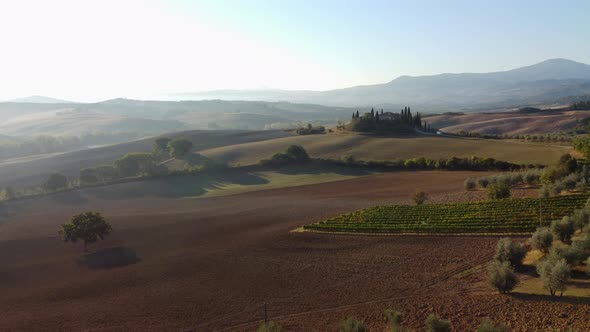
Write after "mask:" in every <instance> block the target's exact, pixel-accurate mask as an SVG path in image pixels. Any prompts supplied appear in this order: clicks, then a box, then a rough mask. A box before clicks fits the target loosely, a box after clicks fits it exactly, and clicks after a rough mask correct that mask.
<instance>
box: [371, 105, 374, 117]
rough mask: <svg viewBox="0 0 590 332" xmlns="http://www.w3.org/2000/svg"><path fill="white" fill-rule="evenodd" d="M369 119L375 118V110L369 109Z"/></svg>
mask: <svg viewBox="0 0 590 332" xmlns="http://www.w3.org/2000/svg"><path fill="white" fill-rule="evenodd" d="M371 117H372V118H374V117H375V110H374V109H373V108H372V107H371Z"/></svg>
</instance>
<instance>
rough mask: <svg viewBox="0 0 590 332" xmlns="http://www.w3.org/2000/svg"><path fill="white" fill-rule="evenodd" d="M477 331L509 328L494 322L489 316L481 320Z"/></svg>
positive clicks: (507, 330)
mask: <svg viewBox="0 0 590 332" xmlns="http://www.w3.org/2000/svg"><path fill="white" fill-rule="evenodd" d="M477 332H510V329H509V328H508V327H506V326H505V325H503V324H500V323H494V321H493V320H491V319H490V318H489V317H486V318H484V319H482V320H481V324H479V326H478V327H477Z"/></svg>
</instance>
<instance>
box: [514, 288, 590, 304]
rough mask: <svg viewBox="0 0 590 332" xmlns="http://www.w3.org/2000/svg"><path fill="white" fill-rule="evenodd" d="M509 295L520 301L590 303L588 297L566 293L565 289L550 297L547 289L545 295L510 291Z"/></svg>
mask: <svg viewBox="0 0 590 332" xmlns="http://www.w3.org/2000/svg"><path fill="white" fill-rule="evenodd" d="M510 296H512V297H513V298H515V299H518V300H522V301H528V302H559V303H568V304H590V298H588V297H580V296H571V295H567V290H566V291H565V292H564V294H563V296H562V297H559V296H555V297H551V295H549V291H547V295H544V294H543V295H541V294H527V293H519V292H512V293H511V295H510Z"/></svg>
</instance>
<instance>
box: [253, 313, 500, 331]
mask: <svg viewBox="0 0 590 332" xmlns="http://www.w3.org/2000/svg"><path fill="white" fill-rule="evenodd" d="M381 321H383V322H385V324H386V329H385V331H391V332H410V331H414V330H412V329H410V328H408V327H407V326H405V324H404V321H403V315H402V313H401V312H399V311H397V310H393V309H386V310H385V311H384V312H383V316H382V318H381ZM282 330H283V328H282V326H281V325H280V324H278V323H275V322H274V321H268V322H265V323H262V325H260V326H259V327H258V328H257V329H256V332H281V331H282ZM451 330H452V324H451V321H450V320H448V319H441V318H440V317H439V316H437V315H436V314H434V313H431V314H429V315H428V316H427V317H426V319H425V320H424V330H423V331H426V332H451ZM337 331H338V332H368V331H369V328H368V326H367V323H366V322H365V321H363V320H360V319H358V318H355V317H348V318H346V319H344V320H342V321H341V322H340V324H339V326H338V330H337ZM379 331H383V329H379ZM476 331H477V332H509V331H510V329H509V328H508V327H506V326H505V325H504V324H501V323H498V322H494V321H493V320H492V319H491V318H489V317H484V318H482V319H481V322H480V324H479V325H478V327H477V330H476Z"/></svg>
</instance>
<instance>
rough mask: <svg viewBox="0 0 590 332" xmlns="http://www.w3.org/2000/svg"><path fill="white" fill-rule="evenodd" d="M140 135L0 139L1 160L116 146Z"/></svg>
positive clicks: (101, 134) (40, 136)
mask: <svg viewBox="0 0 590 332" xmlns="http://www.w3.org/2000/svg"><path fill="white" fill-rule="evenodd" d="M141 137H142V135H141V134H140V133H114V134H106V133H88V134H84V135H82V136H51V135H39V136H36V137H34V138H29V139H22V140H20V139H16V138H8V139H4V140H2V139H0V159H4V158H13V157H23V156H30V155H36V154H44V153H56V152H67V151H72V150H77V149H82V148H86V147H89V146H93V145H104V144H115V143H121V142H128V141H132V140H135V139H138V138H141Z"/></svg>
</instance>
